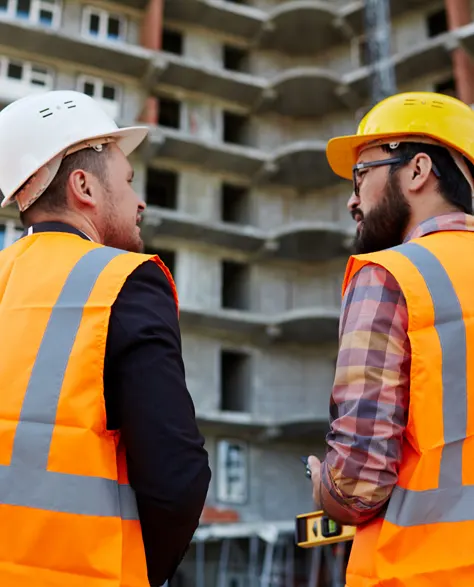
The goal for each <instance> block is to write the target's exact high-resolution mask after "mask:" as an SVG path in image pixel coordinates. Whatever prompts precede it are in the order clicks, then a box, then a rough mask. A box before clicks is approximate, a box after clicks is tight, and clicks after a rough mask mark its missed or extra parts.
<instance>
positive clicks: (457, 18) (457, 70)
mask: <svg viewBox="0 0 474 587" xmlns="http://www.w3.org/2000/svg"><path fill="white" fill-rule="evenodd" d="M445 5H446V15H447V20H448V29H449V30H450V31H451V30H455V29H457V28H459V27H462V26H465V25H467V24H470V23H471V21H472V17H471V6H470V0H445ZM452 60H453V70H454V80H455V82H456V92H457V95H458V98H459V99H460V100H462V101H463V102H466V104H474V62H473V60H472V58H471V56H470V55H469V54H468V53H467V51H466V50H465V49H464V48H463V47H458V48H457V49H454V51H453V52H452Z"/></svg>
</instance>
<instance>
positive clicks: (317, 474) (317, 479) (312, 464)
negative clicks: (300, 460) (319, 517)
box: [308, 456, 321, 509]
mask: <svg viewBox="0 0 474 587" xmlns="http://www.w3.org/2000/svg"><path fill="white" fill-rule="evenodd" d="M308 465H309V468H310V469H311V481H312V482H313V500H314V503H315V505H316V508H317V509H319V508H320V507H321V496H320V493H319V489H320V485H321V461H320V460H319V459H318V458H316V457H314V456H310V457H308Z"/></svg>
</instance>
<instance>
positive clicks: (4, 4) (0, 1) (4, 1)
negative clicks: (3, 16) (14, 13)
mask: <svg viewBox="0 0 474 587" xmlns="http://www.w3.org/2000/svg"><path fill="white" fill-rule="evenodd" d="M7 8H8V0H0V10H6V9H7Z"/></svg>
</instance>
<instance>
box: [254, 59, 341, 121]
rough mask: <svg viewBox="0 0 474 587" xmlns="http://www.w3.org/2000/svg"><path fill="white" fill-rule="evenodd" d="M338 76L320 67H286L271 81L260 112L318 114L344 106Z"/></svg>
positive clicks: (312, 115) (303, 115)
mask: <svg viewBox="0 0 474 587" xmlns="http://www.w3.org/2000/svg"><path fill="white" fill-rule="evenodd" d="M342 94H343V85H342V84H341V78H340V76H337V75H336V74H334V73H332V72H331V71H330V70H327V69H321V68H319V67H297V68H294V69H288V70H287V71H284V72H283V73H282V74H280V75H278V76H276V77H275V78H273V79H272V80H271V82H270V83H269V85H268V87H267V89H266V90H265V91H264V93H263V100H262V104H261V105H260V110H261V111H272V112H277V113H278V114H281V115H283V116H293V117H295V118H297V117H301V118H303V117H319V116H323V115H325V114H329V113H331V112H335V111H337V110H338V109H341V108H342V107H343V101H342V100H341V95H342Z"/></svg>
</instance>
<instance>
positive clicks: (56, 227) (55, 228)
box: [20, 222, 92, 241]
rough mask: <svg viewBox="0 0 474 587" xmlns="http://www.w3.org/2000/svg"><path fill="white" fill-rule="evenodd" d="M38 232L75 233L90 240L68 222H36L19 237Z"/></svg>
mask: <svg viewBox="0 0 474 587" xmlns="http://www.w3.org/2000/svg"><path fill="white" fill-rule="evenodd" d="M38 232H68V233H69V234H76V235H77V236H80V237H81V238H83V239H85V240H90V241H92V239H91V238H90V237H89V236H87V234H85V233H84V232H82V230H79V229H78V228H75V227H74V226H71V225H70V224H66V223H65V222H38V223H36V224H32V225H31V226H29V227H28V228H27V229H25V230H24V232H23V234H22V235H21V237H20V238H23V237H24V236H28V235H30V234H37V233H38Z"/></svg>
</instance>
